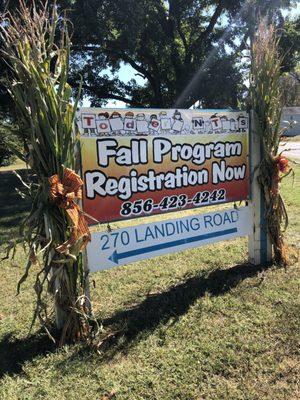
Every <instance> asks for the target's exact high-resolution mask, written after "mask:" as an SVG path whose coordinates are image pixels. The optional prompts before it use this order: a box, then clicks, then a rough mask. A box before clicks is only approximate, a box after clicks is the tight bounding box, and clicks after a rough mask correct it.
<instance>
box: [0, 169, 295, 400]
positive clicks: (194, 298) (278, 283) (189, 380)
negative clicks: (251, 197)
mask: <svg viewBox="0 0 300 400" xmlns="http://www.w3.org/2000/svg"><path fill="white" fill-rule="evenodd" d="M297 169H298V178H297V177H296V181H295V183H294V186H292V178H289V179H287V180H286V182H285V183H284V185H283V193H284V197H285V200H286V204H287V206H288V210H289V214H290V226H289V228H288V232H287V233H286V238H287V240H288V242H289V243H290V244H291V245H293V246H294V248H295V247H298V249H299V243H300V213H299V206H300V184H299V173H300V168H299V167H297ZM297 179H298V181H297ZM17 185H18V182H17V180H16V178H15V177H14V176H13V175H12V174H11V173H10V172H1V173H0V187H1V193H0V213H1V220H0V235H1V236H0V240H1V243H2V248H4V243H5V242H6V241H8V240H9V239H11V238H13V237H15V236H16V235H17V232H18V225H19V223H20V218H21V217H22V216H24V215H25V213H26V209H27V206H28V205H26V204H23V203H22V201H20V200H19V198H18V196H17V195H16V194H15V193H14V192H13V191H12V188H13V187H15V186H17ZM203 211H204V210H203ZM206 211H207V210H206ZM134 223H136V221H135V222H134ZM246 260H247V242H246V239H238V240H234V241H230V242H222V243H220V244H216V245H213V246H206V247H202V248H198V249H193V250H188V251H185V252H181V253H177V254H171V255H167V256H164V257H159V258H154V259H151V260H145V261H143V262H139V263H135V264H131V265H128V266H125V267H119V268H115V269H112V270H109V271H103V272H99V273H95V274H93V275H92V276H91V278H92V279H93V285H92V299H93V302H94V308H95V313H96V315H97V317H98V318H99V321H101V322H102V324H103V327H104V330H105V332H110V331H111V332H112V335H111V339H110V340H108V341H107V342H106V343H105V345H104V346H103V347H102V348H101V349H100V353H99V354H98V353H97V352H95V351H91V350H90V349H89V348H86V347H85V346H83V345H80V344H78V345H76V346H65V347H64V348H62V349H59V350H56V349H55V348H54V346H53V345H52V344H51V342H50V341H49V339H48V337H47V336H46V335H45V334H44V333H43V332H40V331H39V329H38V326H36V327H35V328H34V330H33V331H32V332H31V333H30V334H28V328H29V325H30V322H31V317H32V311H33V307H34V296H33V290H32V289H31V287H32V284H33V276H31V277H30V279H29V280H28V281H27V282H26V283H25V284H24V287H23V291H22V293H21V294H20V295H19V296H18V297H16V296H15V292H16V283H17V281H18V279H19V278H20V276H21V274H22V270H23V263H24V254H23V252H22V250H21V248H20V249H19V251H18V253H17V256H16V259H15V260H14V261H4V262H2V263H1V282H2V285H1V286H0V299H1V303H0V375H1V383H0V399H5V400H13V399H22V400H23V399H24V400H25V399H34V400H36V399H37V400H38V399H49V400H50V399H51V400H56V399H57V400H72V399H74V400H75V399H76V400H77V399H95V400H108V399H117V400H121V399H122V400H123V399H130V400H131V399H132V400H138V399H139V400H142V399H143V400H144V399H145V400H146V399H147V400H148V399H149V400H150V399H151V400H154V399H158V400H179V399H180V400H221V399H227V400H229V399H230V400H239V399H241V400H242V399H243V400H244V399H247V400H248V399H249V400H250V399H251V400H252V399H253V400H254V399H257V400H263V399H269V400H277V399H278V400H282V399H286V400H298V399H299V398H300V346H299V345H300V266H299V264H295V265H292V266H290V267H288V268H287V270H286V271H285V270H284V269H277V268H275V267H269V268H267V267H265V266H262V267H261V268H258V267H254V266H249V265H246V264H245V261H246Z"/></svg>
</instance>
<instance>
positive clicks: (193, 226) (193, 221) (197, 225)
mask: <svg viewBox="0 0 300 400" xmlns="http://www.w3.org/2000/svg"><path fill="white" fill-rule="evenodd" d="M190 226H191V229H192V230H193V231H197V230H198V229H200V221H199V219H198V218H192V219H191V221H190Z"/></svg>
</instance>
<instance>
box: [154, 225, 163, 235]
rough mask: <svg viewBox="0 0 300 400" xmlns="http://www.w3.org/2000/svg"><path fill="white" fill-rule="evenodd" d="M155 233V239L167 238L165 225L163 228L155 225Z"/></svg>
mask: <svg viewBox="0 0 300 400" xmlns="http://www.w3.org/2000/svg"><path fill="white" fill-rule="evenodd" d="M154 231H155V237H156V238H158V237H159V236H161V237H165V229H164V225H161V226H157V225H154ZM158 234H159V235H158Z"/></svg>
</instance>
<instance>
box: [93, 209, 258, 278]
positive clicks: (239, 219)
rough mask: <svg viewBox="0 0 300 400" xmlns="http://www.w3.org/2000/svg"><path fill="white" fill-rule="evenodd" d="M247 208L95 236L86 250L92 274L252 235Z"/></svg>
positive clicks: (99, 233)
mask: <svg viewBox="0 0 300 400" xmlns="http://www.w3.org/2000/svg"><path fill="white" fill-rule="evenodd" d="M251 225H252V224H251V213H250V210H249V208H248V207H242V208H239V209H235V208H233V209H228V210H222V211H216V212H212V213H209V214H196V215H192V216H188V217H183V218H178V219H170V220H163V221H159V222H154V223H151V224H145V225H137V226H132V227H129V228H123V229H118V230H114V231H111V232H94V233H92V240H91V242H90V243H89V244H88V246H87V254H88V263H89V270H90V271H91V272H95V271H99V270H104V269H108V268H112V267H115V266H119V265H124V264H129V263H132V262H135V261H139V260H143V259H147V258H152V257H156V256H160V255H163V254H168V253H174V252H177V251H181V250H186V249H189V248H194V247H199V246H203V245H206V244H209V243H215V242H219V241H222V240H227V239H232V238H235V237H238V236H246V235H248V234H250V232H251V231H252V226H251Z"/></svg>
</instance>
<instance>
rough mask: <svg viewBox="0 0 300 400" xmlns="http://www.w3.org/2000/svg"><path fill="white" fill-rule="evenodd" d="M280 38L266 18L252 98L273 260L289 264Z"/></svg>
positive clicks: (256, 44) (256, 49) (256, 50)
mask: <svg viewBox="0 0 300 400" xmlns="http://www.w3.org/2000/svg"><path fill="white" fill-rule="evenodd" d="M278 44H279V38H278V37H277V35H276V30H275V28H274V26H273V25H270V26H267V25H266V23H265V21H262V22H261V23H260V25H259V28H258V31H257V33H256V36H255V38H254V41H253V45H252V49H251V51H252V71H251V101H252V108H253V110H254V115H255V129H257V130H258V132H259V134H260V137H261V145H262V162H261V165H260V167H259V177H258V180H259V182H260V185H261V187H262V190H263V192H264V196H265V201H266V210H265V216H266V221H267V226H268V234H269V237H270V239H271V242H272V246H273V251H274V261H275V262H276V263H278V264H280V265H287V262H288V259H287V253H286V246H285V244H284V238H283V233H284V231H285V229H286V228H287V226H288V215H287V212H286V208H285V205H284V202H283V199H282V197H281V194H280V190H279V187H280V182H281V180H282V179H283V178H284V177H285V176H287V175H288V174H289V173H290V172H292V170H291V168H290V167H289V164H288V160H287V159H286V158H285V157H283V156H282V155H281V154H278V148H279V143H280V138H281V135H282V133H283V130H282V129H281V128H280V121H281V116H282V95H281V91H280V75H281V65H282V59H281V58H280V56H279V54H278Z"/></svg>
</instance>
